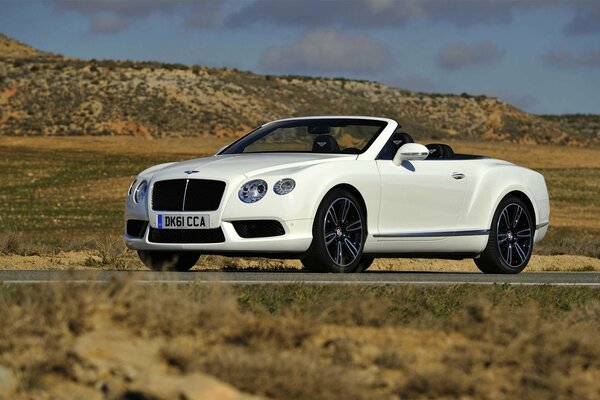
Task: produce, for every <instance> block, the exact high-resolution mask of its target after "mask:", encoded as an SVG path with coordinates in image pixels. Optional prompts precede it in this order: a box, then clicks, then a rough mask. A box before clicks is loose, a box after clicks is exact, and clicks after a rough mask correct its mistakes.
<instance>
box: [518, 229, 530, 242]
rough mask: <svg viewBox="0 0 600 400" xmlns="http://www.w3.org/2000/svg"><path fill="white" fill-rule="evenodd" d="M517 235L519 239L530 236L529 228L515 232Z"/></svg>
mask: <svg viewBox="0 0 600 400" xmlns="http://www.w3.org/2000/svg"><path fill="white" fill-rule="evenodd" d="M517 237H518V238H519V239H521V238H528V237H531V229H529V228H528V229H523V230H522V231H519V232H517Z"/></svg>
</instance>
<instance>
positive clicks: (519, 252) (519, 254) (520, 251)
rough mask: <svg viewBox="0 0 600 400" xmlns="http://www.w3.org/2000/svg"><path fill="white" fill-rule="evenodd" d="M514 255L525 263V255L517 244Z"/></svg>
mask: <svg viewBox="0 0 600 400" xmlns="http://www.w3.org/2000/svg"><path fill="white" fill-rule="evenodd" d="M514 247H515V250H516V251H515V253H517V255H518V256H519V258H520V259H521V262H523V261H525V259H526V258H527V254H526V253H525V250H523V249H522V248H521V246H519V243H516V242H515V246H514Z"/></svg>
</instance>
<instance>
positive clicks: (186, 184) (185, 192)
mask: <svg viewBox="0 0 600 400" xmlns="http://www.w3.org/2000/svg"><path fill="white" fill-rule="evenodd" d="M189 184H190V180H189V179H186V180H185V189H183V204H182V205H181V211H185V198H186V197H187V188H188V186H189Z"/></svg>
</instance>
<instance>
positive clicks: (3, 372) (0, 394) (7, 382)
mask: <svg viewBox="0 0 600 400" xmlns="http://www.w3.org/2000/svg"><path fill="white" fill-rule="evenodd" d="M16 387H17V380H16V378H15V375H14V374H13V373H12V371H11V370H10V369H8V368H6V367H3V366H2V365H0V399H4V398H8V396H9V395H10V394H11V393H12V392H13V391H14V390H15V389H16Z"/></svg>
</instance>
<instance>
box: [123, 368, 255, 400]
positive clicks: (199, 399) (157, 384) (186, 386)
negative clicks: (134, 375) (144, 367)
mask: <svg viewBox="0 0 600 400" xmlns="http://www.w3.org/2000/svg"><path fill="white" fill-rule="evenodd" d="M131 395H137V396H139V397H135V396H131ZM123 397H124V398H130V397H131V398H147V399H186V400H213V399H219V400H251V399H258V397H254V396H251V395H247V394H244V393H241V392H240V391H238V390H237V389H235V388H233V387H232V386H230V385H228V384H226V383H224V382H221V381H219V380H217V379H215V378H212V377H210V376H207V375H204V374H201V373H191V374H187V375H183V376H175V375H170V374H167V373H164V372H162V371H158V370H153V371H149V372H148V373H147V374H145V375H144V376H141V377H140V379H138V380H137V381H135V382H133V383H132V384H131V385H129V386H128V388H127V391H126V392H125V393H124V395H123Z"/></svg>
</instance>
